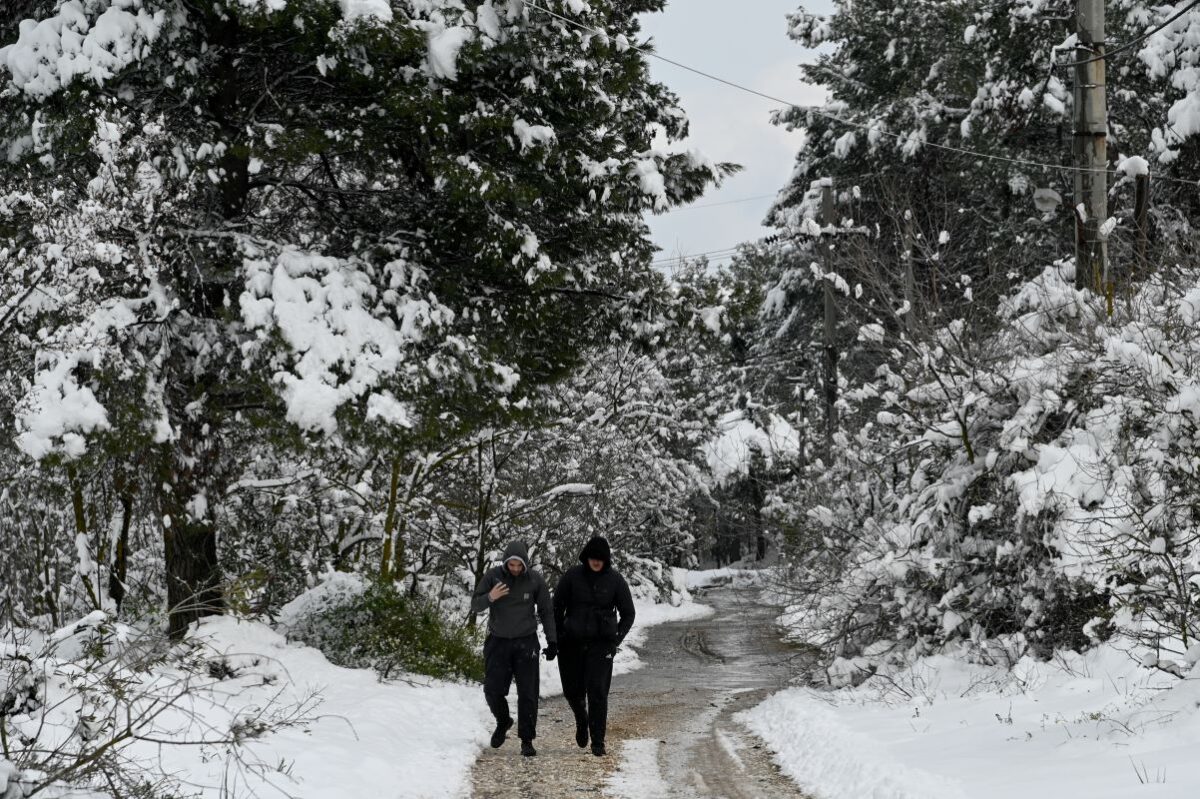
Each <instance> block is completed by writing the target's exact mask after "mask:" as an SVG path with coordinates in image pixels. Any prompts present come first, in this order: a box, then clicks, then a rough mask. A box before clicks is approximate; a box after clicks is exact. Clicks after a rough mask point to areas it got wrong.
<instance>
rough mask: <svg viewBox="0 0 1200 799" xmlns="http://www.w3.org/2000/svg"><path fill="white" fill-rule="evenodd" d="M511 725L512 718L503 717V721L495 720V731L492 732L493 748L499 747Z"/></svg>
mask: <svg viewBox="0 0 1200 799" xmlns="http://www.w3.org/2000/svg"><path fill="white" fill-rule="evenodd" d="M512 725H513V721H512V719H505V720H504V721H497V722H496V731H495V732H493V733H492V748H493V749H499V748H500V745H501V744H503V743H504V735H505V733H507V732H508V731H509V730H510V729H512Z"/></svg>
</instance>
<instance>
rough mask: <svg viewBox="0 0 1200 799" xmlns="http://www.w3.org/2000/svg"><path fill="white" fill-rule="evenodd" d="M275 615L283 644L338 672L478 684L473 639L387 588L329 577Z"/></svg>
mask: <svg viewBox="0 0 1200 799" xmlns="http://www.w3.org/2000/svg"><path fill="white" fill-rule="evenodd" d="M283 614H284V616H283V619H282V621H283V623H284V629H285V630H286V632H287V634H288V635H289V636H290V637H292V638H295V639H297V640H299V641H303V642H304V643H306V644H308V645H310V646H313V647H316V648H317V649H320V650H321V651H322V652H323V653H324V654H325V656H326V657H327V658H329V660H330V662H332V663H336V664H337V665H339V666H348V667H351V668H373V669H375V670H376V671H378V672H379V674H380V676H382V677H384V678H387V677H390V676H401V675H403V674H404V673H405V672H410V673H415V674H427V675H429V676H432V677H440V678H452V679H457V678H466V679H473V680H482V679H483V661H482V659H481V658H480V656H479V653H478V642H477V641H476V640H475V636H474V634H473V633H472V632H471V631H470V630H469V629H468V628H466V627H465V626H462V625H455V624H453V623H451V622H450V621H449V620H447V619H446V618H445V617H444V616H443V615H442V614H441V613H440V611H439V610H438V608H437V607H436V606H435V605H433V604H432V603H430V602H427V601H425V600H422V599H420V598H417V597H411V596H408V595H406V594H404V593H402V592H401V591H400V590H399V589H398V588H397V587H396V586H395V585H393V584H383V583H379V582H369V581H367V580H366V579H364V578H363V577H361V576H360V575H349V574H338V573H334V574H331V575H327V576H326V578H325V580H324V581H323V582H322V583H321V584H320V585H319V586H317V587H316V588H314V589H313V590H312V591H310V592H307V593H305V594H301V595H300V596H299V597H297V599H295V600H294V601H293V602H291V603H289V604H288V605H287V606H286V607H285V608H284V611H283Z"/></svg>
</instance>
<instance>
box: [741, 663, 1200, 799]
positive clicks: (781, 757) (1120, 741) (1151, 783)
mask: <svg viewBox="0 0 1200 799" xmlns="http://www.w3.org/2000/svg"><path fill="white" fill-rule="evenodd" d="M1198 704H1200V685H1197V684H1196V683H1195V682H1193V681H1180V680H1178V679H1176V678H1174V677H1170V676H1168V675H1165V674H1163V673H1162V672H1159V671H1153V670H1147V669H1144V668H1139V667H1138V666H1137V665H1136V664H1135V663H1134V662H1133V661H1132V660H1131V659H1130V658H1129V657H1128V656H1127V655H1126V654H1125V653H1124V652H1121V651H1118V650H1117V649H1116V648H1114V647H1111V646H1109V647H1102V648H1100V649H1098V650H1096V651H1093V652H1090V653H1088V654H1086V655H1076V654H1066V655H1062V656H1061V657H1060V658H1059V659H1058V660H1057V661H1056V662H1054V663H1042V662H1037V661H1033V660H1030V659H1025V660H1022V661H1020V662H1019V663H1018V664H1017V665H1016V667H1015V668H1014V669H1013V670H1012V671H1009V670H1007V669H1002V668H997V667H984V666H977V665H969V664H965V663H963V662H961V661H959V660H955V659H953V658H950V657H946V656H937V657H930V658H926V659H923V660H922V661H920V662H919V663H918V664H917V665H915V666H914V667H912V668H909V669H905V670H903V671H900V672H898V673H895V674H892V675H889V676H888V677H876V678H873V679H871V680H869V681H867V682H866V683H864V684H863V685H861V686H859V687H858V688H855V689H847V690H842V691H837V692H833V693H829V692H821V691H814V690H809V689H799V688H795V689H789V690H786V691H783V692H781V693H778V694H775V695H774V696H771V697H770V698H768V699H767V700H766V701H764V702H763V703H762V704H760V705H759V706H757V707H755V708H753V709H751V710H749V711H746V712H744V713H742V714H740V716H739V718H740V719H741V720H742V721H744V722H745V723H746V724H747V726H748V727H749V728H750V729H751V730H753V731H754V732H755V733H756V734H758V735H759V736H760V737H762V738H763V740H764V741H766V743H767V744H768V746H769V747H770V748H771V749H772V750H773V751H774V752H775V757H776V760H777V762H778V763H779V765H780V767H781V768H782V770H783V771H784V773H786V774H787V775H788V776H790V777H792V778H793V779H794V780H795V781H796V782H797V783H798V784H799V785H800V787H801V788H803V789H804V790H806V791H808V792H809V793H811V794H812V796H813V797H814V799H834V798H835V797H836V798H837V799H845V797H871V799H1012V797H1021V799H1041V798H1043V797H1044V799H1051V798H1052V797H1053V798H1054V799H1057V797H1064V796H1086V797H1088V799H1126V798H1127V797H1130V796H1153V797H1156V798H1158V797H1179V799H1182V798H1183V797H1192V796H1197V795H1200V761H1198V760H1197V758H1196V757H1195V753H1196V751H1197V747H1198V745H1200V712H1198V711H1197V705H1198Z"/></svg>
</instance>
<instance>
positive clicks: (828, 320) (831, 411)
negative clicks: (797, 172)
mask: <svg viewBox="0 0 1200 799" xmlns="http://www.w3.org/2000/svg"><path fill="white" fill-rule="evenodd" d="M835 224H836V222H835V218H834V210H833V178H822V179H821V232H822V239H824V238H825V237H826V233H825V231H826V230H829V229H830V228H832V227H833V226H834V225H835ZM832 232H833V231H832V230H830V231H829V234H828V240H827V241H828V243H827V244H826V245H825V247H824V249H823V253H822V258H821V269H822V270H823V271H824V272H825V274H826V275H828V274H829V273H830V272H832V271H833V269H832V267H833V258H832V256H831V252H832V249H833V235H832ZM824 283H825V335H824V345H825V346H824V351H825V358H824V375H823V380H822V382H823V384H824V389H825V452H826V456H829V455H830V454H832V453H833V433H834V431H835V430H837V407H836V405H837V395H838V376H837V358H838V352H837V341H836V338H835V335H836V332H837V305H836V304H835V302H834V287H833V281H832V280H830V279H829V278H828V277H826V278H825V281H824Z"/></svg>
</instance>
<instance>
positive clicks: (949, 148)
mask: <svg viewBox="0 0 1200 799" xmlns="http://www.w3.org/2000/svg"><path fill="white" fill-rule="evenodd" d="M1197 4H1200V0H1193V3H1192V5H1197ZM525 5H526V6H528V7H529V8H532V9H534V10H536V11H540V12H542V13H543V14H546V15H548V16H550V17H553V18H555V19H557V20H560V21H562V22H565V23H567V24H568V25H571V26H573V27H576V28H579V29H580V30H582V31H585V32H587V33H591V34H592V35H594V36H603V37H605V38H607V37H608V35H609V34H608V33H607V32H605V31H604V30H602V29H600V28H594V27H591V26H590V25H585V24H584V23H582V22H579V21H578V20H574V19H571V18H570V17H567V16H564V15H563V14H559V13H558V12H556V11H553V10H551V9H549V8H546V7H545V6H541V5H539V4H538V3H536V2H534V1H533V0H526V2H525ZM1187 10H1188V9H1184V11H1187ZM1164 27H1165V25H1164ZM1151 33H1153V32H1151ZM1147 35H1150V34H1147ZM627 46H628V48H629V49H630V50H634V51H635V52H638V53H641V54H642V55H644V56H647V57H648V58H654V59H656V60H658V61H662V62H665V63H667V64H671V65H672V66H675V67H678V68H679V69H682V70H685V71H687V72H691V73H693V74H696V75H699V76H701V77H703V78H707V79H708V80H712V81H715V82H717V83H721V84H724V85H726V86H729V87H731V88H734V89H737V90H739V91H743V92H746V93H747V94H751V95H754V96H756V97H760V98H762V99H764V100H769V101H770V102H772V103H775V104H778V105H782V106H785V107H787V108H797V109H802V110H804V111H806V112H807V113H809V114H812V115H814V116H818V117H821V118H823V119H827V120H829V121H831V122H836V123H838V124H840V125H844V126H846V127H850V128H856V129H859V130H863V131H866V132H867V133H873V134H877V135H880V136H886V137H888V138H891V139H895V140H896V141H898V142H901V143H906V142H907V141H908V139H909V138H910V137H909V136H905V135H903V134H900V133H892V132H890V131H883V130H878V129H876V128H872V127H871V126H869V125H866V124H864V123H862V122H856V121H854V120H851V119H845V118H844V117H839V116H837V115H836V114H831V113H829V112H827V111H822V110H820V109H819V108H817V107H816V106H811V105H805V104H803V103H793V102H791V101H789V100H785V99H783V98H781V97H776V96H774V95H771V94H767V93H766V92H761V91H759V90H758V89H754V88H752V87H749V86H745V85H743V84H741V83H738V82H736V81H732V80H729V79H727V78H722V77H721V76H719V75H714V74H713V73H711V72H706V71H704V70H702V69H697V68H696V67H692V66H689V65H688V64H684V63H683V62H681V61H676V60H675V59H672V58H668V57H666V56H664V55H660V54H659V53H656V52H654V51H653V50H649V49H647V48H645V47H639V46H637V45H635V44H628V45H627ZM1063 66H1066V65H1063ZM921 146H923V147H929V148H932V149H935V150H941V151H944V152H951V153H957V154H959V155H965V156H970V157H972V158H978V159H981V160H987V161H996V162H1000V163H1007V164H1015V165H1018V166H1026V167H1035V168H1038V169H1046V170H1051V171H1055V170H1057V171H1063V172H1079V173H1093V174H1097V173H1098V174H1104V175H1111V174H1115V173H1116V170H1115V169H1109V168H1104V169H1092V168H1088V167H1080V166H1072V165H1070V164H1047V163H1043V162H1041V161H1030V160H1028V159H1023V158H1012V157H1009V156H1004V155H996V154H994V153H982V152H979V151H977V150H968V149H966V148H963V147H955V146H953V145H950V144H941V143H939V142H931V141H929V140H925V141H923V142H922V143H921ZM1156 180H1163V181H1168V182H1172V183H1183V184H1186V185H1189V186H1200V181H1196V180H1184V179H1183V178H1175V177H1170V176H1167V175H1158V176H1156Z"/></svg>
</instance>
